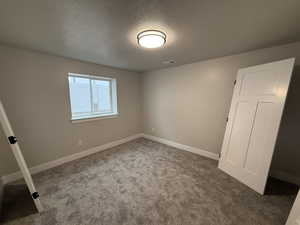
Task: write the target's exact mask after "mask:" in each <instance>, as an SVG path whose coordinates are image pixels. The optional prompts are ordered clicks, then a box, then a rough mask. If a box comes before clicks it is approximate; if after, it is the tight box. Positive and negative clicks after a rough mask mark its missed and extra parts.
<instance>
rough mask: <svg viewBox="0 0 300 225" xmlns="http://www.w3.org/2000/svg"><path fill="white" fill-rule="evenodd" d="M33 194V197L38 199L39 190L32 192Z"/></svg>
mask: <svg viewBox="0 0 300 225" xmlns="http://www.w3.org/2000/svg"><path fill="white" fill-rule="evenodd" d="M31 196H32V198H33V199H37V198H38V197H40V195H39V193H38V192H34V193H32V194H31Z"/></svg>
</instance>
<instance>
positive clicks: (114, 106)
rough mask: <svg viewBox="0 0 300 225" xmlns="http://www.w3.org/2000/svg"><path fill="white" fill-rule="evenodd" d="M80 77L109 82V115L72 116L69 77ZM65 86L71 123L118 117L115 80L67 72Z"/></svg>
mask: <svg viewBox="0 0 300 225" xmlns="http://www.w3.org/2000/svg"><path fill="white" fill-rule="evenodd" d="M70 76H71V77H72V76H73V77H82V78H87V79H91V80H107V81H111V82H110V100H111V107H112V112H109V113H103V114H94V115H89V116H82V117H77V118H76V117H75V118H74V117H73V115H72V105H71V92H70V83H69V77H70ZM67 84H68V98H69V99H68V100H69V101H68V106H69V118H70V119H69V120H70V121H71V122H72V123H81V122H88V121H94V120H100V119H112V118H117V117H118V116H119V111H118V93H117V79H116V78H114V77H112V76H108V77H102V76H97V75H90V74H81V73H74V72H69V73H68V76H67Z"/></svg>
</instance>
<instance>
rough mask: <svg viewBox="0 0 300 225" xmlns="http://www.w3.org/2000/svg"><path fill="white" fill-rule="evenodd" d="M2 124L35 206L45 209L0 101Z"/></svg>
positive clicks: (0, 122) (0, 120)
mask: <svg viewBox="0 0 300 225" xmlns="http://www.w3.org/2000/svg"><path fill="white" fill-rule="evenodd" d="M0 124H1V125H2V127H3V130H4V133H5V134H6V136H7V141H8V143H9V144H10V146H11V149H12V152H13V154H14V156H15V158H16V160H17V163H18V165H19V167H20V170H21V172H22V175H23V177H24V180H25V182H26V184H27V187H28V189H29V191H30V193H31V196H32V199H33V201H34V203H35V206H36V208H37V210H38V212H42V211H43V206H42V204H41V202H40V199H39V193H38V192H37V191H36V189H35V186H34V183H33V180H32V177H31V175H30V172H29V170H28V167H27V164H26V162H25V160H24V158H23V154H22V152H21V149H20V147H19V144H18V141H17V138H16V137H15V135H14V132H13V129H12V127H11V125H10V123H9V120H8V118H7V115H6V112H5V110H4V107H3V105H2V103H1V101H0Z"/></svg>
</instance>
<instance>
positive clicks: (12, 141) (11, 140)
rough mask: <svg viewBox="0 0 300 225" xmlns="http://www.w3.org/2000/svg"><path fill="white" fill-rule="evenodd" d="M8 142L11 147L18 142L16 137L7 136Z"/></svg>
mask: <svg viewBox="0 0 300 225" xmlns="http://www.w3.org/2000/svg"><path fill="white" fill-rule="evenodd" d="M8 141H9V143H10V144H11V145H13V144H16V143H17V141H18V140H17V137H15V136H9V137H8Z"/></svg>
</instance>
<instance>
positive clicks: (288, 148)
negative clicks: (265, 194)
mask: <svg viewBox="0 0 300 225" xmlns="http://www.w3.org/2000/svg"><path fill="white" fill-rule="evenodd" d="M299 101H300V66H296V67H295V68H294V72H293V76H292V80H291V83H290V88H289V92H288V95H287V99H286V104H285V108H284V112H283V116H282V120H281V125H280V129H279V133H278V138H277V143H276V147H275V151H274V156H273V161H272V165H271V176H272V177H276V178H278V179H281V180H285V181H288V182H291V183H295V184H298V185H299V186H300V163H299V159H300V137H299V133H300V132H299V129H300V104H299Z"/></svg>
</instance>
